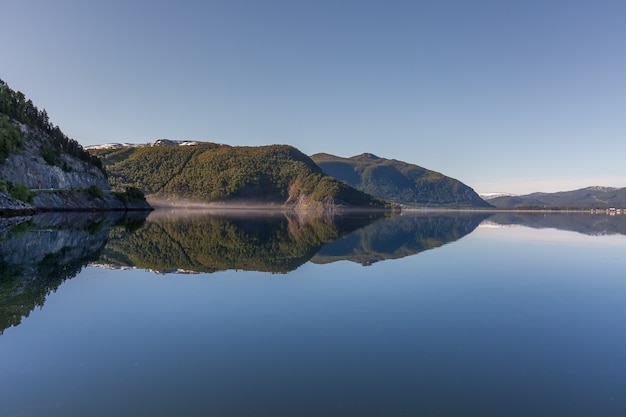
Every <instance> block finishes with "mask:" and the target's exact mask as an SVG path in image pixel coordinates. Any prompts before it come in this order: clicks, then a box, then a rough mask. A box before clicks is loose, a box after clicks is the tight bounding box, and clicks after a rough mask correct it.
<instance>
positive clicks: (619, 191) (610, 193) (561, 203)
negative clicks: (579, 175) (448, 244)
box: [487, 185, 626, 209]
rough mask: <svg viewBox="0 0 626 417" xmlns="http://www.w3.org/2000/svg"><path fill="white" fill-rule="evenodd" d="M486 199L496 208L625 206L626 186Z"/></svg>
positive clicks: (593, 187) (605, 207)
mask: <svg viewBox="0 0 626 417" xmlns="http://www.w3.org/2000/svg"><path fill="white" fill-rule="evenodd" d="M487 201H488V202H489V203H490V204H492V205H494V206H495V207H497V208H504V209H508V208H565V209H567V208H569V209H592V208H600V209H608V208H611V207H626V187H624V188H617V187H605V186H599V185H594V186H590V187H585V188H579V189H576V190H570V191H559V192H554V193H545V192H535V193H530V194H524V195H515V196H498V197H494V198H489V199H487Z"/></svg>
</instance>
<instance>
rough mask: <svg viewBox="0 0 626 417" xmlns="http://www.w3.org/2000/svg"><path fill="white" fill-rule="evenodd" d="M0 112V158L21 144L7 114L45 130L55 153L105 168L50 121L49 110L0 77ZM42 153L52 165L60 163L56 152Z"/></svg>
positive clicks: (3, 157)
mask: <svg viewBox="0 0 626 417" xmlns="http://www.w3.org/2000/svg"><path fill="white" fill-rule="evenodd" d="M0 114H2V115H5V116H2V118H1V119H0V159H1V160H4V159H5V158H6V156H8V155H9V153H10V152H11V151H12V150H13V149H15V148H19V146H20V139H19V138H17V137H16V136H15V135H16V131H15V130H11V129H10V128H9V127H7V126H8V124H10V121H9V122H7V121H6V116H8V118H11V119H14V120H16V121H17V122H19V123H23V124H25V125H27V126H29V127H31V128H37V129H39V130H41V131H42V132H44V133H45V134H46V135H47V136H48V138H49V141H50V147H51V149H52V151H53V152H56V153H58V154H60V152H64V153H66V154H69V155H71V156H73V157H75V158H77V159H80V160H82V161H85V162H87V163H89V164H91V165H95V166H96V167H98V168H100V169H101V170H102V169H103V168H102V162H101V161H100V160H98V158H96V157H94V156H92V155H91V154H90V153H89V152H87V151H86V150H84V149H83V147H82V146H81V145H80V144H79V143H78V142H77V141H75V140H74V139H70V138H68V137H67V136H65V134H64V133H63V132H62V131H61V129H60V128H59V127H58V126H54V125H52V124H51V123H50V121H49V119H48V113H47V112H46V110H39V109H38V108H37V107H36V106H35V105H34V104H33V102H32V101H31V100H26V97H25V96H24V93H22V92H21V91H13V90H12V89H11V88H10V87H9V86H8V85H7V84H6V83H5V82H4V81H3V80H0ZM7 123H8V124H7ZM5 132H7V133H5ZM17 134H19V131H17ZM20 137H21V135H20ZM12 144H13V145H12ZM11 146H13V147H11ZM42 152H43V154H44V155H46V156H44V158H47V159H46V162H48V163H49V164H51V165H59V162H58V161H57V160H56V159H55V158H54V155H53V153H51V152H50V151H49V150H47V149H44V150H43V151H42ZM3 155H4V156H3ZM42 156H43V155H42ZM52 162H54V163H52ZM59 166H60V165H59Z"/></svg>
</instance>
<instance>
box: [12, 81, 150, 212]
mask: <svg viewBox="0 0 626 417" xmlns="http://www.w3.org/2000/svg"><path fill="white" fill-rule="evenodd" d="M110 188H111V187H110V185H109V182H108V180H107V177H106V175H105V171H104V169H103V168H102V164H101V162H100V160H98V158H96V157H93V156H92V155H90V154H89V153H88V152H87V151H85V150H84V149H83V148H82V146H80V144H79V143H78V142H76V141H75V140H73V139H70V138H68V137H67V136H65V134H63V132H62V131H61V130H60V128H59V127H58V126H53V125H52V124H51V123H50V122H49V120H48V115H47V113H46V112H45V110H42V111H40V110H39V109H37V107H35V105H34V104H33V103H32V102H31V101H30V100H26V98H25V97H24V95H23V94H22V93H21V92H19V91H17V92H16V91H13V90H12V89H11V88H9V86H8V85H7V84H6V83H5V82H4V81H2V80H0V212H3V213H11V212H15V211H40V210H109V209H116V210H125V209H135V208H141V209H145V208H149V206H148V205H147V203H146V202H145V201H144V200H143V199H142V198H141V196H140V194H139V193H137V192H136V190H132V192H131V193H130V194H127V193H111V191H110Z"/></svg>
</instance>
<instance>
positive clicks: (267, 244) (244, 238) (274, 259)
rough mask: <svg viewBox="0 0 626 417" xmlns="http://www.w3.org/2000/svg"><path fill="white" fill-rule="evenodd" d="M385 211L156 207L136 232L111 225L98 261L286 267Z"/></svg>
mask: <svg viewBox="0 0 626 417" xmlns="http://www.w3.org/2000/svg"><path fill="white" fill-rule="evenodd" d="M384 216H385V214H384V213H380V212H371V213H359V214H350V215H336V216H333V215H326V216H318V215H313V214H311V213H308V214H307V213H294V212H280V211H274V212H272V211H261V212H259V211H256V212H255V211H249V212H236V211H228V212H215V211H212V212H206V211H195V212H194V211H192V212H180V211H155V212H153V213H151V214H150V216H148V219H147V221H146V224H145V226H144V227H142V228H141V229H139V230H137V231H136V232H133V233H128V232H125V231H121V230H112V233H111V235H110V238H109V242H108V244H107V246H106V249H105V250H104V251H103V254H102V257H101V259H100V262H101V263H102V264H108V265H110V266H118V267H124V266H128V267H131V266H132V267H138V268H143V269H150V270H155V271H160V272H216V271H222V270H229V269H236V270H246V271H263V272H273V273H287V272H289V271H293V270H294V269H296V268H298V267H299V266H301V265H302V264H304V263H305V262H307V261H309V260H310V259H311V258H312V257H313V256H314V255H315V254H316V253H317V252H318V251H319V250H320V249H321V248H322V247H323V246H324V245H325V244H328V243H330V242H332V241H334V240H336V239H338V238H341V237H342V236H345V235H348V234H350V233H351V232H353V231H355V230H358V229H360V228H361V227H364V226H367V225H369V224H371V223H373V222H376V221H378V220H380V219H382V218H383V217H384Z"/></svg>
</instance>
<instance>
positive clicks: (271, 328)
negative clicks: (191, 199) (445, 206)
mask: <svg viewBox="0 0 626 417" xmlns="http://www.w3.org/2000/svg"><path fill="white" fill-rule="evenodd" d="M23 220H24V222H21V223H20V222H19V221H18V220H16V219H13V220H11V221H8V220H5V222H4V224H3V226H2V229H1V236H2V241H1V242H0V254H1V256H2V257H1V258H0V260H1V263H0V272H1V273H2V275H1V277H2V281H1V282H0V283H1V284H2V286H1V287H0V330H2V334H1V335H0V416H135V417H136V416H209V415H210V416H624V415H626V324H625V323H626V302H625V300H626V273H625V271H626V216H623V217H619V216H614V217H610V216H604V215H603V216H587V215H508V214H495V215H492V214H481V213H474V214H467V213H465V214H454V213H440V214H436V213H426V214H424V213H421V214H409V215H403V216H400V217H395V218H388V219H385V218H383V219H381V218H376V217H375V216H363V215H361V216H356V217H355V216H345V217H342V218H334V219H329V218H325V219H324V218H310V217H306V216H305V217H302V216H300V217H297V216H292V215H286V214H283V213H274V214H271V215H268V214H267V213H265V214H263V215H261V214H258V213H257V214H251V213H244V214H238V215H232V214H223V213H199V214H198V213H197V214H194V215H188V214H187V215H179V214H176V213H152V214H150V216H149V217H148V218H147V219H143V218H142V217H137V216H136V217H134V218H123V217H121V216H120V215H116V216H115V217H102V216H101V215H96V214H93V215H88V216H80V217H76V216H70V215H47V216H38V217H35V218H29V219H23Z"/></svg>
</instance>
